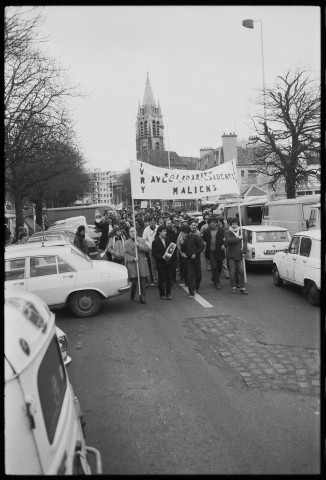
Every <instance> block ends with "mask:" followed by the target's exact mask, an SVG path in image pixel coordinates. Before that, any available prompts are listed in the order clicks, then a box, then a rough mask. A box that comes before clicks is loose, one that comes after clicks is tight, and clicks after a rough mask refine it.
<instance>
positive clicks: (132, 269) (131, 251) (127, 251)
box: [123, 227, 150, 303]
mask: <svg viewBox="0 0 326 480" xmlns="http://www.w3.org/2000/svg"><path fill="white" fill-rule="evenodd" d="M129 236H130V238H128V240H126V241H125V244H124V247H123V256H124V258H125V262H126V267H127V269H128V276H129V278H130V281H131V292H130V300H131V301H134V299H135V294H136V288H137V283H138V274H137V263H138V268H139V280H140V291H141V294H140V296H139V301H140V303H147V301H146V280H147V277H149V275H150V272H149V267H148V263H147V257H146V252H148V251H149V247H148V245H147V243H146V241H145V239H143V238H141V237H137V238H136V239H135V227H130V229H129ZM136 247H137V254H138V255H137V256H138V258H137V257H136Z"/></svg>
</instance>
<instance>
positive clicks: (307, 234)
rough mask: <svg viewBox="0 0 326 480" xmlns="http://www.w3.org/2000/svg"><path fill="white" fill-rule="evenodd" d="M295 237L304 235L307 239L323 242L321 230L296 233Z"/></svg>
mask: <svg viewBox="0 0 326 480" xmlns="http://www.w3.org/2000/svg"><path fill="white" fill-rule="evenodd" d="M294 235H302V236H305V237H309V238H314V239H316V240H321V231H320V230H304V231H302V232H295V233H294Z"/></svg>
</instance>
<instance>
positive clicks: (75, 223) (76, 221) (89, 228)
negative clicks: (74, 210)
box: [51, 215, 100, 246]
mask: <svg viewBox="0 0 326 480" xmlns="http://www.w3.org/2000/svg"><path fill="white" fill-rule="evenodd" d="M79 225H84V227H85V231H86V235H87V236H88V237H90V238H91V239H92V240H93V241H94V242H95V244H96V246H97V244H98V242H99V241H100V233H99V232H97V231H96V230H95V224H94V225H89V224H88V223H87V220H86V217H85V216H84V215H79V216H77V217H67V218H65V219H64V220H57V221H56V222H54V223H53V224H52V225H51V226H53V227H55V226H61V227H67V228H68V229H73V230H74V231H76V230H77V228H78V227H79Z"/></svg>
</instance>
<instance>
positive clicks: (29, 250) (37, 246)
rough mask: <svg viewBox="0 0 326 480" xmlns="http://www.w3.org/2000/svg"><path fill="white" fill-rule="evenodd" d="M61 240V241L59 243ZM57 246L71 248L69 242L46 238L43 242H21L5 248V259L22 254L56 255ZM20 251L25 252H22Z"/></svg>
mask: <svg viewBox="0 0 326 480" xmlns="http://www.w3.org/2000/svg"><path fill="white" fill-rule="evenodd" d="M59 242H61V243H59ZM58 248H72V245H71V243H70V242H69V243H66V242H65V243H63V241H60V240H59V241H52V240H48V241H47V242H44V246H42V242H32V243H22V244H20V245H10V246H7V247H6V248H5V259H7V258H17V257H22V256H31V255H44V254H45V252H46V255H57V253H58ZM22 252H26V253H25V254H22Z"/></svg>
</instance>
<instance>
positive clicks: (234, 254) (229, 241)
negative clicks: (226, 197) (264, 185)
mask: <svg viewBox="0 0 326 480" xmlns="http://www.w3.org/2000/svg"><path fill="white" fill-rule="evenodd" d="M224 235H225V243H226V258H227V259H228V262H229V270H230V283H231V287H232V293H237V281H236V271H237V270H238V271H239V284H240V293H242V294H243V295H248V292H247V291H246V289H245V281H244V266H243V256H242V255H243V254H245V253H246V251H247V244H246V243H243V236H242V233H241V229H240V222H239V220H238V219H237V218H233V219H231V220H230V228H229V229H228V230H226V231H225V233H224Z"/></svg>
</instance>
